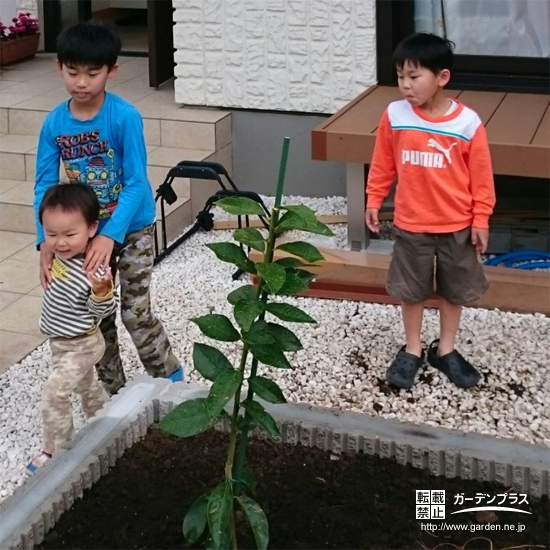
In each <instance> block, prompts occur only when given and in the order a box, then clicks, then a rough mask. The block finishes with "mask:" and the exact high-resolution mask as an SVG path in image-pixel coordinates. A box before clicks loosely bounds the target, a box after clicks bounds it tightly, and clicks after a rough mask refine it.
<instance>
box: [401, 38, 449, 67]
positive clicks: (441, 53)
mask: <svg viewBox="0 0 550 550" xmlns="http://www.w3.org/2000/svg"><path fill="white" fill-rule="evenodd" d="M453 48H454V43H453V42H451V41H450V40H447V39H446V38H441V37H440V36H437V35H435V34H430V33H427V32H418V33H416V34H411V35H410V36H407V38H405V39H403V40H402V41H401V42H399V44H398V45H397V47H396V48H395V51H394V52H393V58H392V61H393V66H394V67H395V68H396V69H402V68H403V65H404V64H405V62H406V61H408V62H409V63H411V64H412V65H414V66H415V67H424V68H426V69H429V70H430V71H432V73H434V74H437V73H439V72H440V71H442V70H443V69H448V70H449V71H450V70H451V69H452V66H453Z"/></svg>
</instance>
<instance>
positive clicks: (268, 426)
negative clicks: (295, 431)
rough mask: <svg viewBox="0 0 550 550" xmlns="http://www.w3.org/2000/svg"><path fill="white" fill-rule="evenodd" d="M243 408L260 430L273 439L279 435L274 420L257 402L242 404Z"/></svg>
mask: <svg viewBox="0 0 550 550" xmlns="http://www.w3.org/2000/svg"><path fill="white" fill-rule="evenodd" d="M243 406H244V407H245V408H246V410H247V412H248V413H249V414H250V416H251V417H252V418H253V419H254V420H255V421H256V422H257V423H258V426H260V428H262V429H263V430H265V431H266V432H267V433H268V434H269V435H272V436H273V437H276V436H278V435H280V432H279V428H278V426H277V423H276V422H275V419H274V418H273V417H272V416H271V415H270V414H269V413H268V412H267V411H266V410H265V409H264V408H263V407H262V406H261V405H260V403H258V402H257V401H250V402H249V403H247V402H245V403H243Z"/></svg>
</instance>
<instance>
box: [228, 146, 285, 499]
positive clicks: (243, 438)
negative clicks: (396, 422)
mask: <svg viewBox="0 0 550 550" xmlns="http://www.w3.org/2000/svg"><path fill="white" fill-rule="evenodd" d="M289 146H290V138H288V137H285V138H284V140H283V152H282V154H281V164H280V166H279V178H278V181H277V192H276V194H275V207H274V209H273V215H272V216H271V217H270V220H269V235H268V237H267V244H266V251H265V254H264V262H265V263H272V262H273V253H274V251H275V240H276V235H275V228H276V227H277V223H278V221H279V207H280V206H281V202H282V198H283V188H284V184H285V174H286V166H287V162H288V150H289ZM263 287H264V281H263V279H262V278H261V277H259V278H258V289H257V292H256V301H261V303H263V304H265V303H266V302H267V298H268V295H269V293H268V292H266V291H264V290H263ZM264 317H265V312H264V313H262V314H261V315H260V317H259V320H261V321H263V319H264ZM257 372H258V360H257V359H256V358H254V359H252V364H251V367H250V376H249V378H254V377H255V376H256V374H257ZM253 400H254V391H253V390H252V388H251V387H250V384H249V385H248V393H247V394H246V399H245V403H251V402H252V401H253ZM245 409H246V406H245ZM251 423H252V418H251V416H250V414H249V413H248V411H246V412H245V415H244V419H243V422H242V424H241V433H240V437H239V449H238V451H237V457H236V461H235V470H234V473H233V478H234V479H235V480H236V483H235V485H236V489H237V491H239V490H240V489H242V480H243V475H244V462H245V459H246V448H247V446H248V432H249V431H250V425H251Z"/></svg>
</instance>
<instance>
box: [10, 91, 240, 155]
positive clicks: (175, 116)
mask: <svg viewBox="0 0 550 550" xmlns="http://www.w3.org/2000/svg"><path fill="white" fill-rule="evenodd" d="M146 99H147V98H146ZM146 99H145V100H142V101H141V102H139V101H138V102H137V103H136V107H137V108H138V110H139V111H140V112H141V114H142V116H143V123H144V134H145V142H146V144H147V145H152V146H156V147H159V146H162V147H177V148H188V149H200V150H205V151H217V150H219V149H222V148H223V147H225V146H226V145H228V144H229V143H230V142H231V115H230V113H229V112H227V111H219V110H214V109H188V108H183V107H179V108H178V107H177V106H176V105H175V104H169V105H166V104H165V103H161V102H160V101H159V100H158V99H149V100H148V101H146ZM48 112H49V109H43V110H41V109H26V108H22V107H20V106H15V107H9V108H0V135H2V136H3V137H4V142H6V141H10V140H7V139H5V138H6V136H7V135H8V134H10V135H11V136H33V137H34V141H33V140H32V139H19V138H17V137H16V138H15V141H14V147H16V146H21V145H22V144H25V145H27V144H29V143H31V144H32V143H34V145H33V147H31V149H32V148H35V147H36V145H37V141H38V139H37V136H38V135H39V134H40V128H41V127H42V124H43V122H44V119H45V118H46V115H47V114H48ZM0 139H2V138H0ZM15 144H16V145H15ZM4 147H5V146H4ZM2 150H5V149H2ZM11 152H13V151H11Z"/></svg>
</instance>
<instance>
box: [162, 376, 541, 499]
mask: <svg viewBox="0 0 550 550" xmlns="http://www.w3.org/2000/svg"><path fill="white" fill-rule="evenodd" d="M207 394H208V388H206V387H201V386H183V387H181V386H174V387H172V388H171V389H170V392H169V393H168V392H167V393H163V394H162V395H161V396H160V402H161V403H160V410H162V411H168V410H171V409H172V408H174V407H175V406H177V405H178V404H180V403H182V402H183V401H186V400H188V399H194V398H196V397H205V396H206V395H207ZM262 404H263V406H264V407H265V408H266V410H267V411H268V412H269V413H270V414H272V415H273V417H274V418H275V420H276V421H277V422H278V424H279V427H280V429H281V440H282V441H283V442H284V443H289V444H291V445H296V444H298V443H300V444H302V445H305V446H311V447H319V448H321V449H325V450H328V451H330V452H332V453H334V454H339V453H354V452H359V451H362V452H365V453H366V454H370V455H375V456H379V457H381V458H395V460H396V461H397V462H398V463H399V464H401V465H407V464H410V465H412V466H414V467H415V468H421V469H425V470H428V471H429V472H430V473H432V474H434V475H444V476H445V477H447V478H454V477H458V478H461V479H464V480H477V481H489V482H498V483H502V484H503V485H508V486H511V487H513V488H514V490H516V491H520V492H522V493H528V494H530V495H531V496H532V497H534V498H540V497H541V496H542V495H548V494H549V493H550V487H549V485H550V483H549V477H550V472H549V470H550V449H549V448H548V447H545V446H543V445H534V444H531V443H526V442H524V441H521V440H517V439H501V438H496V437H493V436H489V435H483V434H478V433H467V432H461V431H459V430H451V429H447V428H441V427H434V426H428V425H418V424H413V423H411V422H401V421H398V420H393V419H385V418H380V417H372V416H368V415H365V414H361V413H353V412H348V411H340V410H335V409H326V408H322V407H314V406H311V405H307V404H300V403H299V404H292V403H287V404H285V405H272V404H270V403H266V402H262ZM161 417H162V414H161ZM225 424H227V422H226V423H225ZM224 429H225V430H227V425H225V426H224Z"/></svg>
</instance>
